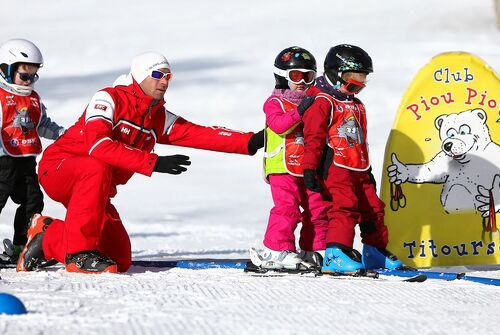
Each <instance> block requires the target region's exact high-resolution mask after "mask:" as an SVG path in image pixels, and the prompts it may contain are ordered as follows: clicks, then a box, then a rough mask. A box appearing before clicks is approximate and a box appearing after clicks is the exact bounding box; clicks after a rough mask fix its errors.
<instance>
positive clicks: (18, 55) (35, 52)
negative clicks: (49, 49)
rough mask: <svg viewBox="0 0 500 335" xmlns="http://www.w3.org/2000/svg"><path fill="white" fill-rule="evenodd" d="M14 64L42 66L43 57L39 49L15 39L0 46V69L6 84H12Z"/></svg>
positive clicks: (30, 43) (22, 40)
mask: <svg viewBox="0 0 500 335" xmlns="http://www.w3.org/2000/svg"><path fill="white" fill-rule="evenodd" d="M16 63H29V64H36V65H38V66H40V67H41V66H42V65H43V57H42V53H41V52H40V49H38V47H37V46H36V45H35V44H33V43H32V42H30V41H28V40H25V39H22V38H15V39H11V40H8V41H7V42H5V43H3V44H2V45H0V69H2V76H3V77H4V79H5V80H6V81H7V82H8V83H11V82H12V74H13V71H15V70H16V68H15V66H14V68H13V65H14V64H16Z"/></svg>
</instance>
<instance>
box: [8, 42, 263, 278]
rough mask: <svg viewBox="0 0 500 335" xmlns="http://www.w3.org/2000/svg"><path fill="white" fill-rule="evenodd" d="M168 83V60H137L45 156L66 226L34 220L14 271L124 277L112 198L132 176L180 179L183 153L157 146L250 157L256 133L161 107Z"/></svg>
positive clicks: (42, 173)
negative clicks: (53, 268)
mask: <svg viewBox="0 0 500 335" xmlns="http://www.w3.org/2000/svg"><path fill="white" fill-rule="evenodd" d="M171 79H172V73H171V71H170V64H169V63H168V61H167V59H166V58H165V57H164V56H163V55H161V54H159V53H155V52H148V53H144V54H141V55H139V56H137V57H135V58H134V59H133V61H132V65H131V70H130V73H129V74H128V75H123V76H121V77H119V78H118V79H117V80H116V81H115V83H114V84H113V87H107V88H104V89H102V90H100V91H99V92H97V93H96V94H95V95H94V96H93V97H92V99H91V100H90V103H89V104H88V106H87V108H86V109H85V111H84V113H83V114H82V116H81V117H80V118H79V119H78V121H77V122H76V123H75V124H74V125H73V126H72V127H71V128H69V129H68V131H67V132H66V133H65V134H64V135H63V136H62V137H60V138H59V139H58V140H57V141H56V142H54V143H53V144H52V145H50V146H49V147H48V148H47V149H46V150H45V152H44V154H43V157H42V159H41V161H40V164H39V170H38V174H39V181H40V184H41V185H42V187H43V188H44V190H45V192H46V193H47V195H48V196H49V197H50V198H52V199H53V200H55V201H57V202H60V203H62V204H63V205H64V206H65V207H66V209H67V212H66V217H65V219H64V221H62V220H58V219H53V218H50V217H47V216H41V215H35V216H34V217H33V219H32V222H31V227H30V228H29V231H28V243H27V244H26V247H25V248H24V250H23V251H22V253H21V255H20V257H19V261H18V264H17V270H18V271H32V270H35V269H37V268H40V267H41V266H43V265H47V262H53V260H56V261H58V262H61V263H63V264H65V266H66V271H68V272H80V273H103V272H125V271H127V269H128V268H129V267H130V265H131V263H132V256H131V245H130V239H129V236H128V234H127V231H126V230H125V228H124V226H123V224H122V222H121V219H120V216H119V215H118V212H117V211H116V209H115V207H114V206H113V205H112V204H111V201H110V199H111V198H112V197H114V196H115V195H116V186H117V185H123V184H126V183H127V181H128V180H129V179H130V178H131V177H132V175H133V174H134V173H136V172H137V173H140V174H143V175H146V176H151V174H152V173H153V172H157V173H169V174H180V173H182V172H184V171H186V166H187V165H190V164H191V162H190V161H189V157H187V156H183V155H173V156H158V155H157V154H155V153H152V152H151V151H152V150H153V147H154V146H155V144H156V143H160V144H170V145H178V146H183V147H191V148H198V149H205V150H213V151H219V152H228V153H239V154H246V155H253V154H255V152H256V151H257V150H258V149H259V148H261V147H262V146H263V144H264V143H263V142H264V139H263V132H259V133H257V134H254V133H251V132H250V133H243V132H238V131H232V130H229V129H225V128H221V127H205V126H200V125H197V124H194V123H192V122H189V121H187V120H185V119H183V118H182V117H180V116H177V115H175V114H173V113H171V112H169V111H168V110H167V109H165V107H164V104H165V101H164V95H165V92H166V90H167V88H168V85H169V81H170V80H171Z"/></svg>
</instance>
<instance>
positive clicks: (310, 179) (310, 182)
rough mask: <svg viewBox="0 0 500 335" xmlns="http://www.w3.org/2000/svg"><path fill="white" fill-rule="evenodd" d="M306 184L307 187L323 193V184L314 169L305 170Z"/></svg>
mask: <svg viewBox="0 0 500 335" xmlns="http://www.w3.org/2000/svg"><path fill="white" fill-rule="evenodd" d="M304 184H306V187H307V188H308V189H309V190H311V191H313V192H317V193H321V192H322V191H323V186H321V184H320V182H319V180H318V175H317V174H316V171H314V170H310V169H305V170H304Z"/></svg>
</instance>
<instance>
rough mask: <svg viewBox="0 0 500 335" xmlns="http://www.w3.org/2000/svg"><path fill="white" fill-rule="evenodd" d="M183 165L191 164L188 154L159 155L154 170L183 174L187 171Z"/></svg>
mask: <svg viewBox="0 0 500 335" xmlns="http://www.w3.org/2000/svg"><path fill="white" fill-rule="evenodd" d="M182 165H191V161H190V160H189V157H188V156H184V155H173V156H158V160H157V161H156V164H155V167H154V169H153V171H155V172H160V173H170V174H181V173H182V172H184V171H187V168H185V167H184V166H182Z"/></svg>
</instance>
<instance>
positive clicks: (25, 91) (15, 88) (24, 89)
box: [0, 75, 33, 96]
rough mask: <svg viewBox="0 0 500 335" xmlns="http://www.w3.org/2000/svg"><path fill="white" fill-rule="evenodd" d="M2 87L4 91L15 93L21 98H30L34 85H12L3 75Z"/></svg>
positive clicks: (0, 77)
mask: <svg viewBox="0 0 500 335" xmlns="http://www.w3.org/2000/svg"><path fill="white" fill-rule="evenodd" d="M0 87H2V88H3V89H5V90H6V91H8V92H10V93H14V94H17V95H21V96H28V95H30V94H31V92H33V83H31V84H30V85H28V86H23V85H16V84H11V83H8V82H7V81H6V80H5V78H4V77H3V75H1V76H0Z"/></svg>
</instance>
